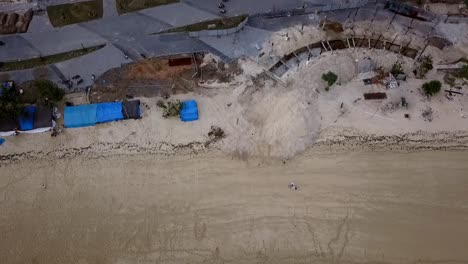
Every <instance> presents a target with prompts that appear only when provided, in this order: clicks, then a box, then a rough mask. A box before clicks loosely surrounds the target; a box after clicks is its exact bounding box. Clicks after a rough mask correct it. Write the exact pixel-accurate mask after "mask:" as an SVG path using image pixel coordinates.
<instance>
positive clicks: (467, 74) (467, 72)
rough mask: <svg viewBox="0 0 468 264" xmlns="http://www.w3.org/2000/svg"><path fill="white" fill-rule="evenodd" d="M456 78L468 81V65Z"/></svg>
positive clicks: (463, 67) (462, 68)
mask: <svg viewBox="0 0 468 264" xmlns="http://www.w3.org/2000/svg"><path fill="white" fill-rule="evenodd" d="M467 1H468V0H467ZM455 76H456V77H457V78H462V79H466V80H468V64H465V65H463V66H462V67H461V69H460V70H459V71H458V72H457V73H456V74H455Z"/></svg>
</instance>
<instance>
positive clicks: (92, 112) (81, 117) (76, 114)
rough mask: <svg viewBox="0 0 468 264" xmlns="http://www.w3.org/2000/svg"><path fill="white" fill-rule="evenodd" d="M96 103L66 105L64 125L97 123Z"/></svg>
mask: <svg viewBox="0 0 468 264" xmlns="http://www.w3.org/2000/svg"><path fill="white" fill-rule="evenodd" d="M96 110H97V104H88V105H78V106H66V107H65V112H64V115H63V118H64V120H65V127H85V126H94V125H95V124H96V123H97V114H96Z"/></svg>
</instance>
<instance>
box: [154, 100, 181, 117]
mask: <svg viewBox="0 0 468 264" xmlns="http://www.w3.org/2000/svg"><path fill="white" fill-rule="evenodd" d="M156 105H157V106H158V107H160V108H162V109H163V117H164V118H168V117H171V116H179V113H180V109H182V102H181V101H179V100H176V101H173V102H172V101H168V102H167V103H165V102H163V101H161V100H159V101H158V102H156Z"/></svg>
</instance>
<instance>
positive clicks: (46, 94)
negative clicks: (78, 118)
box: [33, 80, 65, 104]
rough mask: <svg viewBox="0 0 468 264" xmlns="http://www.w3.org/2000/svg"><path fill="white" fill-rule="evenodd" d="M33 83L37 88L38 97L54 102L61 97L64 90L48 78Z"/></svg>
mask: <svg viewBox="0 0 468 264" xmlns="http://www.w3.org/2000/svg"><path fill="white" fill-rule="evenodd" d="M33 85H34V86H35V88H36V89H37V90H38V92H39V95H40V97H41V98H40V99H42V100H44V101H46V102H50V103H52V104H55V103H57V102H59V101H61V100H62V99H63V96H64V95H65V91H64V90H62V89H60V88H59V87H58V86H57V85H56V84H55V83H53V82H51V81H49V80H37V81H34V83H33Z"/></svg>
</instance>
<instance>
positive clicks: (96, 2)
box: [47, 0, 103, 27]
mask: <svg viewBox="0 0 468 264" xmlns="http://www.w3.org/2000/svg"><path fill="white" fill-rule="evenodd" d="M102 1H103V0H93V1H87V2H79V3H72V4H63V5H54V6H48V7H47V14H48V15H49V20H50V23H51V24H52V25H53V26H54V27H63V26H65V25H70V24H76V23H81V22H85V21H89V20H94V19H99V18H102V14H103V4H102Z"/></svg>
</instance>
